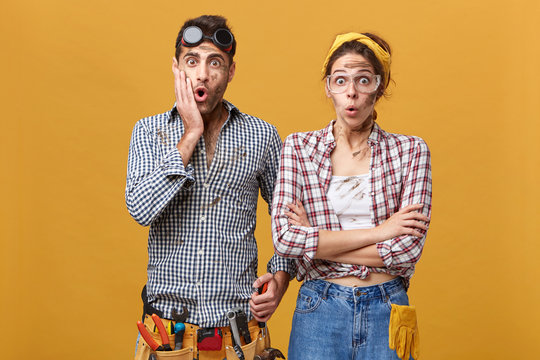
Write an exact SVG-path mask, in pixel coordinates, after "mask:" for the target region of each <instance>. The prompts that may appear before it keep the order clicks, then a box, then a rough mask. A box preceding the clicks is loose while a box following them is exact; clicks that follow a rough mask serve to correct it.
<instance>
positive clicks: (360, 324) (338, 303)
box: [288, 277, 409, 360]
mask: <svg viewBox="0 0 540 360" xmlns="http://www.w3.org/2000/svg"><path fill="white" fill-rule="evenodd" d="M391 304H397V305H409V298H408V297H407V291H406V289H405V286H404V285H403V281H402V280H401V278H400V277H397V278H395V279H393V280H390V281H388V282H385V283H382V284H379V285H373V286H366V287H349V286H342V285H336V284H333V283H330V282H328V281H324V280H309V281H306V282H304V283H303V284H302V287H301V288H300V291H299V293H298V298H297V300H296V309H295V311H294V317H293V322H292V330H291V337H290V340H289V357H288V359H289V360H306V359H309V360H317V359H321V360H322V359H324V360H328V359H339V360H345V359H351V360H360V359H363V360H364V359H365V360H383V359H384V360H387V359H388V360H390V359H392V360H399V358H398V357H397V355H396V352H395V351H394V350H391V349H390V348H389V346H388V324H389V322H390V310H391Z"/></svg>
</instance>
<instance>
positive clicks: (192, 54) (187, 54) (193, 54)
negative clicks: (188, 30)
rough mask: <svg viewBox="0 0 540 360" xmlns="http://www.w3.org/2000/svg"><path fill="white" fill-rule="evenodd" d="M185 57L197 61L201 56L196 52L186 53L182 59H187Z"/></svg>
mask: <svg viewBox="0 0 540 360" xmlns="http://www.w3.org/2000/svg"><path fill="white" fill-rule="evenodd" d="M187 57H194V58H197V59H200V58H201V55H199V54H198V53H196V52H192V51H188V52H187V53H185V54H184V57H183V58H184V59H185V58H187Z"/></svg>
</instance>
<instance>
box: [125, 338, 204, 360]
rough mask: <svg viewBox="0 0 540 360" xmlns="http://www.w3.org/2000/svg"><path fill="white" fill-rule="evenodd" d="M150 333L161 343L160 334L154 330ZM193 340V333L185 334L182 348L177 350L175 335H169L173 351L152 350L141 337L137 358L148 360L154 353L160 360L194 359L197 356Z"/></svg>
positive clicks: (137, 359) (138, 359)
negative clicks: (175, 347)
mask: <svg viewBox="0 0 540 360" xmlns="http://www.w3.org/2000/svg"><path fill="white" fill-rule="evenodd" d="M150 335H152V337H153V338H154V340H156V341H157V342H158V343H161V338H160V336H159V334H157V333H153V332H152V333H150ZM193 341H194V339H193V334H191V333H188V334H185V335H184V341H183V346H182V349H179V350H176V349H174V335H169V343H170V344H171V347H172V348H173V351H152V349H151V348H150V346H148V344H147V343H146V341H144V339H143V338H142V337H141V338H140V339H139V345H138V347H137V354H136V355H135V360H148V357H149V356H150V354H152V353H154V354H155V355H156V357H157V359H158V360H159V359H167V360H193V359H194V358H196V356H194V355H193V354H194V350H193Z"/></svg>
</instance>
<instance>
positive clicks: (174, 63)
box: [171, 56, 178, 73]
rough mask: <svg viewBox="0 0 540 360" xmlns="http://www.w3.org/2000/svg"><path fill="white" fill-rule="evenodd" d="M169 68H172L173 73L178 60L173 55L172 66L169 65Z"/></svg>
mask: <svg viewBox="0 0 540 360" xmlns="http://www.w3.org/2000/svg"><path fill="white" fill-rule="evenodd" d="M171 69H172V71H173V73H174V69H178V60H177V59H176V57H174V56H173V58H172V67H171Z"/></svg>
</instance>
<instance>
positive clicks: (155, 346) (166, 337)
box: [137, 314, 172, 351]
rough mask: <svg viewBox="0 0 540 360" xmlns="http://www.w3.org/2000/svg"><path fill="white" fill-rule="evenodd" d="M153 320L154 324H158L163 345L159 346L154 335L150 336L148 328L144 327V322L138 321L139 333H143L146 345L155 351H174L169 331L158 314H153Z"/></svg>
mask: <svg viewBox="0 0 540 360" xmlns="http://www.w3.org/2000/svg"><path fill="white" fill-rule="evenodd" d="M152 320H153V321H154V324H156V326H157V329H158V332H159V336H160V337H161V345H159V344H158V343H157V342H156V340H154V338H153V337H152V335H150V332H149V331H148V329H147V328H146V326H144V324H143V323H142V322H140V321H137V327H138V328H139V332H140V333H141V336H142V337H143V339H144V341H146V343H147V344H148V345H149V346H150V348H151V349H152V350H154V351H172V348H171V345H170V344H169V335H168V334H167V330H165V326H164V325H163V322H162V321H161V319H160V318H159V316H157V315H156V314H152Z"/></svg>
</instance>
